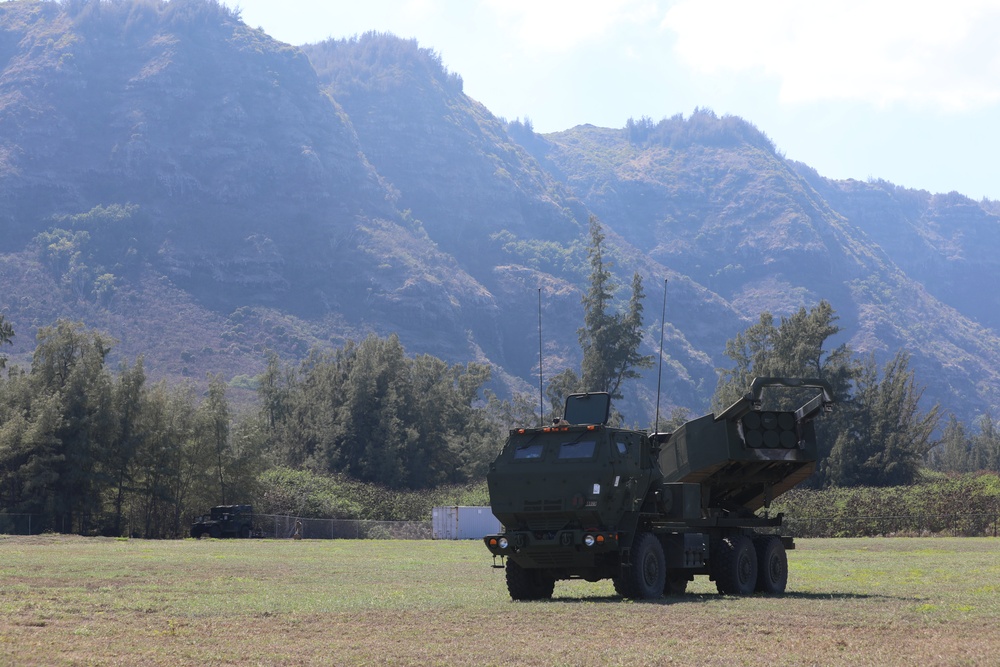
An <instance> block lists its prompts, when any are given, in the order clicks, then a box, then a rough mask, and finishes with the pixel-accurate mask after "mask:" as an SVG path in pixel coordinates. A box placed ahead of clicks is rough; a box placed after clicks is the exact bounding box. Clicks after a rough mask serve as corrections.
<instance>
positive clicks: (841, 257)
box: [0, 0, 1000, 421]
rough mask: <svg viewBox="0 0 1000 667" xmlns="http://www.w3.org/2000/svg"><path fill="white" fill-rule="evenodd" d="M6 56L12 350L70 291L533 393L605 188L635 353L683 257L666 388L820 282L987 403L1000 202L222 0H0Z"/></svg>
mask: <svg viewBox="0 0 1000 667" xmlns="http://www.w3.org/2000/svg"><path fill="white" fill-rule="evenodd" d="M94 7H97V9H94ZM0 64H2V71H0V197H2V201H3V202H4V204H5V205H4V206H3V207H2V208H3V210H2V211H0V225H2V227H3V229H4V230H5V233H4V234H3V235H2V237H3V238H0V311H2V312H3V313H4V315H5V318H6V319H8V320H9V321H11V323H12V324H13V326H14V328H15V331H16V333H17V337H16V339H15V345H14V347H12V348H11V347H8V351H7V354H8V356H11V357H12V361H15V362H22V363H24V362H27V361H28V357H27V355H28V354H29V353H30V349H31V341H30V336H31V332H32V331H33V330H34V329H35V328H36V327H38V326H43V325H47V324H50V323H51V321H52V318H53V317H58V316H66V317H70V318H73V319H82V320H84V321H85V322H87V323H88V324H91V325H92V326H99V327H101V328H104V329H106V330H108V331H109V333H111V334H112V335H113V336H115V337H117V338H118V339H119V340H120V343H119V347H118V348H117V353H118V354H120V355H122V356H124V357H126V358H128V357H135V356H137V355H138V354H145V355H146V359H147V362H146V367H147V370H148V372H149V373H150V375H151V376H152V377H162V378H167V379H170V380H172V381H176V380H180V379H185V378H186V379H188V380H192V381H195V382H203V381H204V377H205V374H206V373H221V374H223V375H224V376H225V377H226V378H227V379H230V380H231V379H233V378H237V377H244V378H248V377H251V376H253V375H255V374H256V373H258V372H260V371H261V370H262V369H263V364H264V361H265V354H266V352H267V351H268V350H272V351H277V352H278V353H279V354H280V355H281V356H283V357H286V358H298V357H302V356H303V355H304V354H305V353H306V352H307V351H308V349H309V348H311V347H314V346H327V345H338V344H341V343H343V342H344V341H345V340H347V339H357V338H359V337H362V336H363V335H365V334H366V333H368V332H375V333H379V334H381V335H387V334H388V333H391V332H397V333H399V335H400V340H401V341H402V342H403V343H404V345H406V347H407V349H408V350H409V351H410V352H411V353H424V352H426V353H431V354H435V355H436V356H440V357H442V358H445V359H446V360H448V361H451V362H458V361H471V360H475V361H481V362H485V363H490V364H492V366H493V369H494V377H495V380H494V383H493V387H494V388H495V389H496V390H498V391H500V392H510V391H532V390H533V389H532V388H533V387H534V388H537V373H538V363H539V359H538V346H539V340H538V324H539V323H538V315H539V313H538V296H539V293H538V290H539V289H540V288H541V289H542V295H541V296H542V297H543V298H542V304H541V305H542V320H543V323H544V329H543V332H544V334H543V339H542V341H541V342H542V345H543V352H544V355H543V356H544V360H543V370H544V371H545V373H546V374H547V375H549V374H554V373H556V372H558V371H560V370H562V368H564V367H566V366H573V365H578V364H579V350H578V348H577V344H576V330H577V328H578V327H579V326H580V324H581V322H582V306H581V305H580V297H581V295H582V290H583V289H585V286H586V227H587V219H588V217H589V216H590V215H591V214H594V215H596V216H597V217H598V218H599V219H600V220H601V223H602V225H603V226H604V228H605V231H606V233H607V239H608V244H609V250H610V254H609V257H610V259H612V260H613V261H614V262H615V264H616V266H615V272H616V276H617V278H618V280H619V282H621V283H622V284H627V282H628V276H629V275H630V274H631V273H632V272H633V271H639V272H640V273H641V275H643V277H644V279H645V287H646V294H647V308H646V314H647V325H646V335H645V339H644V340H645V344H644V347H645V348H646V351H647V352H653V353H655V352H656V343H657V340H658V337H659V323H658V321H657V322H655V323H654V322H653V320H654V319H657V320H658V317H659V313H655V314H654V313H653V310H654V306H653V304H657V305H658V304H659V301H660V298H661V296H662V292H661V290H662V280H663V279H664V278H667V279H668V283H667V285H668V295H667V296H668V298H667V304H668V309H667V323H666V324H667V326H666V327H665V331H666V336H665V352H666V357H665V361H666V362H667V366H666V370H667V371H668V373H665V376H664V381H665V387H666V391H665V395H666V401H667V403H668V406H667V407H668V409H669V408H670V407H672V406H681V407H686V408H689V409H691V410H692V411H694V412H701V411H703V410H704V409H705V408H706V407H707V404H708V400H709V399H710V397H711V394H712V391H713V390H714V388H715V372H716V369H717V368H719V367H723V366H725V365H726V359H725V357H724V355H723V350H724V346H725V341H726V340H727V339H728V338H731V337H732V336H733V335H735V334H736V333H737V332H738V331H739V330H741V329H742V328H744V327H745V326H747V325H748V324H750V323H752V322H753V321H755V320H756V318H757V315H758V314H759V313H760V312H761V311H762V310H768V311H770V312H772V313H774V314H775V315H777V316H782V315H788V314H791V313H793V312H795V311H796V310H797V309H798V308H800V307H808V306H810V305H814V304H815V303H817V302H818V301H819V300H820V299H825V300H827V301H829V302H830V303H831V304H833V306H834V308H835V310H836V311H837V313H838V315H839V316H840V324H841V325H842V326H843V327H844V329H845V332H844V334H842V338H843V342H848V341H849V342H851V344H852V346H854V347H855V348H856V349H857V350H858V351H859V352H861V353H873V354H875V355H876V357H877V358H879V359H881V360H885V359H887V358H888V357H891V356H892V354H893V353H894V352H895V351H896V350H898V349H905V350H908V351H910V353H911V356H912V367H913V368H914V369H916V370H917V373H918V381H919V382H921V383H923V384H926V385H927V387H928V389H927V393H926V398H927V399H928V400H933V401H938V402H941V403H942V404H943V405H944V406H945V408H946V409H948V410H952V411H954V412H956V413H957V414H960V415H961V416H962V417H963V418H964V419H966V420H971V419H972V418H974V417H975V416H976V415H977V414H981V413H983V412H987V411H989V410H990V409H991V407H992V406H993V405H996V401H997V398H998V395H997V394H998V391H1000V389H998V388H1000V378H998V377H997V373H996V371H995V370H994V369H996V368H997V367H998V365H1000V364H998V362H1000V359H998V356H997V355H998V353H996V352H994V350H997V349H1000V346H997V343H998V342H1000V340H998V335H997V331H998V330H1000V319H998V318H1000V316H998V315H996V313H997V312H998V311H997V309H996V308H993V307H992V306H994V305H996V301H997V299H1000V296H996V295H992V294H980V292H983V291H984V290H975V291H970V290H969V289H968V286H969V285H970V284H972V285H975V284H977V283H982V282H985V280H987V279H988V277H989V275H991V272H992V271H993V269H994V268H996V261H997V260H994V259H993V257H994V256H995V255H996V253H995V252H992V250H995V249H996V248H997V247H998V246H1000V218H998V212H1000V204H998V203H996V202H989V201H983V202H979V203H976V202H973V201H972V200H970V199H968V198H965V197H963V196H961V195H959V194H957V193H948V194H943V195H931V194H930V193H925V192H922V191H914V190H908V189H906V188H902V187H899V186H895V185H893V184H890V183H886V182H884V181H870V182H867V183H861V182H857V181H833V180H829V179H825V178H823V177H822V176H820V175H819V174H818V173H817V172H815V170H813V169H812V168H810V167H809V166H808V165H804V164H802V163H797V162H793V161H789V160H787V159H785V158H784V157H783V156H782V155H781V154H780V153H779V152H778V151H777V150H776V148H775V147H774V145H773V143H772V142H771V141H770V139H768V138H767V136H766V135H765V134H764V133H763V132H761V131H760V130H758V129H757V128H756V127H754V126H753V125H752V124H751V123H749V122H747V121H745V120H743V119H739V118H735V117H731V116H723V117H717V116H716V115H715V114H714V113H712V112H711V111H709V110H705V109H696V110H695V111H694V113H692V114H691V115H690V116H689V117H687V118H685V117H684V116H681V115H675V116H673V117H671V118H665V119H664V120H663V121H660V122H659V123H655V124H654V123H652V122H651V121H640V122H638V123H636V122H634V121H630V123H629V124H628V125H627V126H626V127H625V128H621V129H612V128H597V127H594V126H587V125H583V126H578V127H576V128H571V129H568V130H565V131H563V132H557V133H550V134H546V135H539V134H536V133H534V132H533V130H532V129H531V128H530V124H525V123H522V122H520V121H514V122H507V121H504V120H503V119H500V118H497V117H495V116H493V114H492V113H490V112H489V110H488V109H486V108H485V107H483V106H482V105H481V104H480V103H478V102H476V101H475V100H472V99H471V98H469V97H468V96H466V95H465V93H464V91H463V82H462V80H461V77H460V76H459V75H457V74H454V73H450V72H448V71H447V70H446V69H445V68H444V67H443V66H442V65H441V61H440V58H439V57H437V56H436V54H434V52H433V51H431V50H429V49H425V48H422V47H420V46H419V45H418V44H417V43H416V41H415V40H402V39H399V38H396V37H393V36H391V35H385V34H379V33H368V34H366V35H362V36H359V37H355V38H351V39H346V40H327V41H326V42H322V43H320V44H313V45H304V46H302V47H293V46H289V45H287V44H282V43H280V42H277V41H276V40H273V39H272V38H270V37H269V36H267V35H266V34H265V33H263V32H262V31H260V30H259V29H257V30H254V29H251V28H248V27H247V26H246V25H244V24H243V23H242V21H241V20H240V19H239V16H238V13H235V12H232V11H230V10H227V9H225V8H224V7H222V6H220V5H219V4H218V3H215V2H211V1H210V0H186V1H183V2H181V1H179V0H174V1H173V2H170V3H162V2H156V1H146V2H143V1H140V0H134V1H131V2H128V1H123V2H116V3H86V2H82V3H65V4H62V5H60V4H58V3H52V2H38V1H36V0H14V2H8V3H4V4H3V5H2V6H0ZM115 207H118V208H115ZM116 216H117V217H116ZM116 225H117V226H116ZM109 230H111V231H109ZM84 232H85V233H86V236H84V235H83V233H84ZM119 232H121V233H119ZM46 235H48V236H46ZM109 239H111V240H109ZM60 244H61V245H60ZM112 246H114V248H115V251H114V252H111V250H110V248H111V247H112ZM60 253H61V254H60ZM74 253H75V254H74ZM108 276H110V278H108ZM171 311H173V313H174V314H173V315H171ZM185 327H189V328H188V329H185ZM652 375H653V376H655V374H652ZM667 375H669V377H667ZM244 384H246V383H245V382H242V381H241V382H238V383H235V384H234V386H236V385H240V386H242V385H244ZM655 384H656V383H655V377H647V378H644V379H643V380H642V381H641V382H638V383H634V386H632V387H630V388H629V389H628V392H627V394H626V402H627V404H628V405H629V406H631V410H630V412H629V413H628V416H629V418H630V419H633V420H636V421H641V420H646V419H649V418H651V417H650V415H651V413H652V409H651V406H652V404H653V403H654V402H655ZM248 386H249V385H248ZM237 389H239V387H237ZM247 400H250V397H249V394H248V395H247Z"/></svg>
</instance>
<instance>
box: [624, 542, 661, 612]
mask: <svg viewBox="0 0 1000 667" xmlns="http://www.w3.org/2000/svg"><path fill="white" fill-rule="evenodd" d="M614 584H615V590H616V591H617V592H618V594H619V595H621V596H622V597H626V598H634V599H637V600H653V599H656V598H658V597H660V596H662V595H663V592H664V590H665V588H666V585H667V559H666V557H665V556H664V555H663V545H662V544H661V543H660V540H659V539H657V537H656V535H653V534H652V533H639V534H638V535H637V536H636V538H635V543H634V544H633V545H632V549H631V551H630V554H629V563H628V567H626V568H623V570H622V574H621V575H619V576H618V577H615V579H614Z"/></svg>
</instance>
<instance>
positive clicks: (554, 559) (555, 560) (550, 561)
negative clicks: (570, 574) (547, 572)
mask: <svg viewBox="0 0 1000 667" xmlns="http://www.w3.org/2000/svg"><path fill="white" fill-rule="evenodd" d="M575 553H576V552H573V551H569V552H567V551H566V550H564V549H559V550H553V551H543V552H538V551H535V552H532V554H531V559H532V560H533V561H535V562H536V563H538V564H539V565H541V566H542V567H566V566H568V565H572V564H573V562H574V554H575Z"/></svg>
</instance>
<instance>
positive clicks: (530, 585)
mask: <svg viewBox="0 0 1000 667" xmlns="http://www.w3.org/2000/svg"><path fill="white" fill-rule="evenodd" d="M555 587H556V580H555V579H553V578H552V577H550V576H547V575H546V574H544V573H543V572H542V571H540V570H526V569H524V568H523V567H521V566H520V565H518V564H517V563H515V562H514V561H512V560H511V559H510V558H508V559H507V592H508V593H510V599H511V600H547V599H548V598H551V597H552V592H553V591H554V590H555Z"/></svg>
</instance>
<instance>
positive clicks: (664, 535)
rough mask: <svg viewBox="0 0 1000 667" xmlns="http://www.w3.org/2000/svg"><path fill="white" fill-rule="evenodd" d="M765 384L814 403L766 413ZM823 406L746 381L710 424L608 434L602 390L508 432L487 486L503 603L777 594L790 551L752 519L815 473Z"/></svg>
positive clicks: (815, 384) (822, 395) (825, 390)
mask: <svg viewBox="0 0 1000 667" xmlns="http://www.w3.org/2000/svg"><path fill="white" fill-rule="evenodd" d="M766 387H788V388H795V389H801V388H807V389H818V390H819V394H818V395H816V396H815V397H814V398H812V399H811V400H809V401H807V402H806V403H805V404H804V405H802V407H800V408H799V409H798V410H795V411H775V410H769V411H765V410H762V402H761V396H762V391H763V389H764V388H766ZM832 405H833V397H832V395H831V391H830V387H829V385H828V384H827V383H826V382H824V381H822V380H802V379H791V378H756V379H754V380H753V382H752V383H751V385H750V388H749V391H748V392H747V394H746V395H745V396H744V397H743V398H741V399H740V400H739V401H737V402H736V403H734V404H733V405H732V406H730V407H729V408H728V409H726V410H725V411H724V412H722V413H721V414H719V415H714V414H708V415H705V416H703V417H699V418H697V419H694V420H691V421H689V422H687V423H685V424H684V425H682V426H681V427H680V428H678V429H677V430H676V431H674V432H672V433H654V434H652V435H649V434H647V433H646V432H645V431H636V430H630V429H623V428H614V427H611V426H608V424H607V422H608V417H609V414H610V398H609V396H608V394H605V393H593V394H574V395H572V396H569V397H568V398H567V399H566V410H565V413H564V419H563V420H562V421H561V422H560V423H558V424H553V425H552V426H546V427H539V428H519V429H514V430H511V431H510V437H509V438H508V439H507V442H506V444H505V445H504V447H503V449H502V450H501V452H500V454H499V455H498V456H497V458H496V460H495V461H494V462H493V463H492V465H491V466H490V470H489V473H488V474H487V477H486V479H487V483H488V486H489V493H490V504H491V506H492V509H493V513H494V514H495V515H496V517H497V518H498V519H499V520H500V523H501V524H503V529H504V530H503V532H502V533H500V534H497V535H487V536H486V537H485V538H484V539H485V542H486V546H487V548H488V549H489V550H490V552H492V553H493V555H494V564H496V559H497V557H500V562H501V563H505V565H506V578H507V589H508V591H509V592H510V596H511V598H513V599H515V600H537V599H544V598H549V597H551V596H552V592H553V590H554V585H555V582H556V580H560V579H576V578H579V579H586V580H588V581H597V580H600V579H612V580H613V581H614V586H615V590H616V591H617V592H618V593H619V594H620V595H622V596H624V597H628V598H640V599H646V598H657V597H660V596H661V595H664V594H667V595H670V594H680V593H683V592H684V591H685V589H686V587H687V583H688V582H689V581H691V580H692V579H693V577H694V575H708V576H709V577H710V578H711V579H712V580H714V581H715V584H716V588H717V589H718V590H719V592H720V593H724V594H730V595H747V594H750V593H753V592H755V591H760V592H765V593H772V594H777V593H783V592H784V590H785V586H786V583H787V580H788V561H787V558H786V555H785V550H786V549H791V548H794V543H793V541H792V539H791V538H790V537H783V536H781V535H780V534H778V533H777V531H778V530H779V528H780V526H781V519H782V517H781V515H780V514H779V515H777V516H774V517H768V516H767V514H766V512H765V514H764V515H763V516H759V515H758V514H757V511H758V510H760V509H762V508H764V509H766V508H768V507H769V505H770V503H771V501H772V500H773V499H774V498H776V497H777V496H778V495H780V494H782V493H784V492H785V491H787V490H789V489H791V488H792V487H794V486H795V485H796V484H798V483H799V482H801V481H802V480H804V479H805V478H806V477H808V476H809V474H810V473H812V471H813V469H814V468H815V465H816V458H817V454H816V432H815V429H814V426H813V423H812V421H813V419H815V418H816V417H817V416H818V415H820V414H821V413H822V412H823V411H825V410H829V409H830V408H831V406H832ZM497 567H500V566H499V565H498V566H497Z"/></svg>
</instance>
